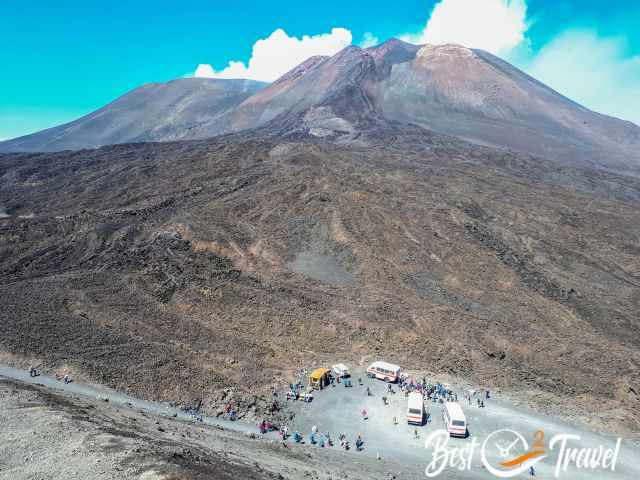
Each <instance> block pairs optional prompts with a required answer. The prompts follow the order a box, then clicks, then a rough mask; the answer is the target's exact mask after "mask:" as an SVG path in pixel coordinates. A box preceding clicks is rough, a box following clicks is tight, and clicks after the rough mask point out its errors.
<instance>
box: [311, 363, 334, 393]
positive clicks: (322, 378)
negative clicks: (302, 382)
mask: <svg viewBox="0 0 640 480" xmlns="http://www.w3.org/2000/svg"><path fill="white" fill-rule="evenodd" d="M330 374H331V370H329V369H328V368H316V369H315V370H314V371H313V372H311V375H309V386H310V387H311V388H314V389H316V390H321V389H323V388H324V387H326V386H327V385H329V377H330Z"/></svg>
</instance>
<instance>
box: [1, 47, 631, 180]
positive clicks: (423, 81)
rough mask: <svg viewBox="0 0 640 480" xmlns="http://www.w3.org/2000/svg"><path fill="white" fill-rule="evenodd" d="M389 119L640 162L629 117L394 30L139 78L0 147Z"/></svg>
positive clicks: (596, 162)
mask: <svg viewBox="0 0 640 480" xmlns="http://www.w3.org/2000/svg"><path fill="white" fill-rule="evenodd" d="M385 123H394V124H413V125H418V126H420V127H423V128H426V129H429V130H432V131H435V132H438V133H443V134H448V135H454V136H458V137H462V138H464V139H466V140H469V141H472V142H476V143H481V144H485V145H492V146H497V147H504V148H510V149H514V150H518V151H523V152H527V153H531V154H535V155H538V156H542V157H545V158H550V159H554V160H559V161H561V162H563V163H565V164H569V165H581V166H585V165H593V166H598V167H609V168H613V169H622V170H627V169H636V168H638V167H640V153H638V152H640V148H639V147H640V128H639V127H638V126H636V125H634V124H633V123H631V122H626V121H622V120H619V119H616V118H612V117H608V116H606V115H601V114H598V113H596V112H593V111H591V110H589V109H587V108H585V107H583V106H581V105H579V104H577V103H575V102H573V101H571V100H569V99H568V98H566V97H564V96H562V95H560V94H559V93H557V92H555V91H554V90H552V89H551V88H549V87H547V86H545V85H544V84H542V83H540V82H539V81H537V80H536V79H534V78H532V77H530V76H528V75H527V74H525V73H524V72H522V71H520V70H518V69H517V68H515V67H514V66H512V65H510V64H509V63H507V62H505V61H503V60H501V59H499V58H497V57H495V56H494V55H491V54H489V53H487V52H485V51H483V50H477V49H469V48H465V47H461V46H459V45H441V46H434V45H424V46H418V45H412V44H409V43H406V42H402V41H400V40H397V39H391V40H389V41H387V42H384V43H382V44H380V45H378V46H375V47H371V48H366V49H363V48H360V47H357V46H349V47H347V48H345V49H344V50H342V51H340V52H338V53H337V54H336V55H334V56H332V57H322V56H320V57H311V58H309V59H308V60H306V61H305V62H303V63H302V64H300V65H298V66H297V67H295V68H294V69H292V70H291V71H290V72H288V73H286V74H285V75H283V76H282V77H281V78H279V79H278V80H276V81H275V82H273V83H272V84H270V85H265V84H261V83H259V82H250V81H245V80H214V79H182V80H176V81H174V82H169V83H167V84H151V85H147V86H143V87H140V88H138V89H136V90H134V91H133V92H131V93H129V94H127V95H124V96H123V97H121V98H119V99H118V100H116V101H115V102H113V103H111V104H109V105H107V106H105V107H103V108H102V109H100V110H98V111H96V112H94V113H92V114H89V115H87V116H86V117H83V118H81V119H79V120H76V121H75V122H71V123H69V124H66V125H62V126H59V127H55V128H52V129H48V130H44V131H42V132H38V133H35V134H32V135H28V136H26V137H22V138H18V139H14V140H10V141H7V142H3V143H0V151H19V150H27V151H40V150H45V151H51V150H61V149H79V148H92V147H97V146H101V145H105V144H111V143H125V142H139V141H171V140H178V139H199V138H207V137H212V136H216V135H220V134H226V133H232V132H238V131H242V130H247V129H252V128H256V127H262V128H266V129H267V130H271V131H274V132H277V133H279V134H282V133H294V132H295V133H304V134H309V135H312V136H319V137H331V138H336V137H339V138H341V139H342V141H349V140H350V139H353V138H356V137H358V135H359V133H360V132H362V131H363V130H366V129H367V128H369V127H371V126H372V125H380V124H385Z"/></svg>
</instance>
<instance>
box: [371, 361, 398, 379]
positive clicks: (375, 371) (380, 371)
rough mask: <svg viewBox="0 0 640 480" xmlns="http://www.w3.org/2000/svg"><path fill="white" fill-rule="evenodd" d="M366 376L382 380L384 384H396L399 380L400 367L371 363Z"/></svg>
mask: <svg viewBox="0 0 640 480" xmlns="http://www.w3.org/2000/svg"><path fill="white" fill-rule="evenodd" d="M367 376H368V377H372V378H377V379H379V380H384V381H385V382H391V383H393V382H397V381H398V378H400V367H399V366H398V365H394V364H393V363H387V362H373V363H372V364H371V365H369V368H367Z"/></svg>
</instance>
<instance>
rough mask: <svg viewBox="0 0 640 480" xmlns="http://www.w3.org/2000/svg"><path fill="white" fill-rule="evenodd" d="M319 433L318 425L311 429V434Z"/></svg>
mask: <svg viewBox="0 0 640 480" xmlns="http://www.w3.org/2000/svg"><path fill="white" fill-rule="evenodd" d="M317 431H318V427H317V426H316V425H314V426H313V427H311V433H316V432H317Z"/></svg>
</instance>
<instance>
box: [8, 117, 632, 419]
mask: <svg viewBox="0 0 640 480" xmlns="http://www.w3.org/2000/svg"><path fill="white" fill-rule="evenodd" d="M314 142H315V143H310V141H308V140H307V141H296V142H283V141H282V140H279V139H278V138H268V137H264V138H262V139H257V138H255V134H252V138H251V139H248V138H245V137H243V136H240V135H236V136H228V137H224V138H221V139H218V140H215V141H210V142H197V143H194V142H187V143H179V142H178V143H165V144H136V145H120V146H112V147H105V148H102V149H99V150H93V151H82V152H63V153H58V154H14V155H5V156H2V157H0V182H2V183H1V184H0V187H1V188H0V207H3V209H4V212H5V215H4V217H3V218H0V299H2V308H1V309H0V355H3V358H5V360H6V359H9V360H11V361H14V362H24V363H23V365H26V362H27V361H32V362H33V363H36V364H39V363H41V362H42V364H43V369H45V370H52V369H56V368H59V367H62V366H65V367H67V368H69V369H71V371H73V372H74V375H77V376H79V377H80V376H83V377H85V378H87V379H89V380H92V381H98V382H103V383H107V384H109V385H111V386H114V387H117V388H121V389H126V390H128V391H132V392H135V393H137V394H139V395H143V396H147V397H154V398H163V399H167V400H178V401H183V402H190V401H192V400H194V399H203V400H204V401H205V404H207V405H213V404H216V403H219V402H223V403H224V402H226V401H228V398H229V397H228V396H225V395H226V394H222V393H220V391H221V389H223V388H225V387H229V385H233V386H235V387H237V388H238V389H240V390H243V389H244V390H247V389H251V390H252V391H253V392H254V393H255V391H258V390H260V389H261V388H265V389H268V387H269V386H270V385H271V384H272V382H280V385H281V384H282V383H283V382H286V381H289V380H290V379H291V378H292V375H293V371H294V370H295V369H296V368H299V367H302V366H306V367H309V366H315V365H319V364H329V363H330V362H332V361H335V360H336V359H338V358H339V359H343V360H348V361H351V362H361V363H365V362H367V361H369V360H372V359H374V358H379V357H382V358H387V359H389V360H394V361H398V362H400V363H401V364H402V365H404V366H406V367H412V368H425V369H428V370H431V371H434V372H448V373H453V374H457V375H461V376H464V377H467V378H470V379H472V380H473V381H475V382H478V383H479V384H481V385H488V386H500V387H503V388H505V389H508V390H509V391H512V392H514V393H516V394H517V393H518V392H520V393H521V392H523V391H526V392H527V393H526V396H527V398H529V399H536V400H537V401H539V402H542V401H544V400H545V399H548V400H549V403H550V404H553V405H559V406H562V407H563V408H564V413H567V412H570V411H571V406H577V407H581V408H582V410H578V411H579V412H582V413H584V414H585V415H587V417H588V418H589V419H590V420H592V421H598V420H599V419H601V420H604V421H609V422H611V423H612V424H617V425H619V426H621V428H626V429H627V430H629V429H630V430H634V431H636V432H638V431H640V418H639V417H638V412H640V408H639V406H640V397H639V392H640V377H639V374H640V323H639V322H638V311H639V310H640V260H639V259H640V250H639V247H638V245H640V214H639V212H640V209H639V208H638V207H639V206H640V183H639V182H638V180H637V179H634V178H629V177H624V176H619V175H614V174H609V173H602V172H595V171H589V170H585V171H581V170H576V169H571V168H561V167H559V166H557V165H556V164H554V163H551V162H548V161H545V160H541V159H538V158H532V157H529V156H527V155H524V154H513V153H508V152H503V151H499V150H493V149H490V148H485V147H479V146H477V145H471V144H467V143H464V142H461V141H457V140H453V139H450V138H440V137H437V136H434V135H433V134H430V133H429V132H427V131H425V130H422V129H418V128H407V127H402V128H397V129H394V130H374V131H371V133H370V135H369V136H363V138H361V139H360V142H361V145H360V146H357V147H356V146H353V145H351V146H349V145H337V144H333V143H329V142H325V141H320V140H317V139H316V140H314ZM595 402H597V404H598V405H599V408H598V409H597V411H594V409H593V405H594V403H595ZM244 407H246V405H245V406H244ZM244 407H243V408H244Z"/></svg>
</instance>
